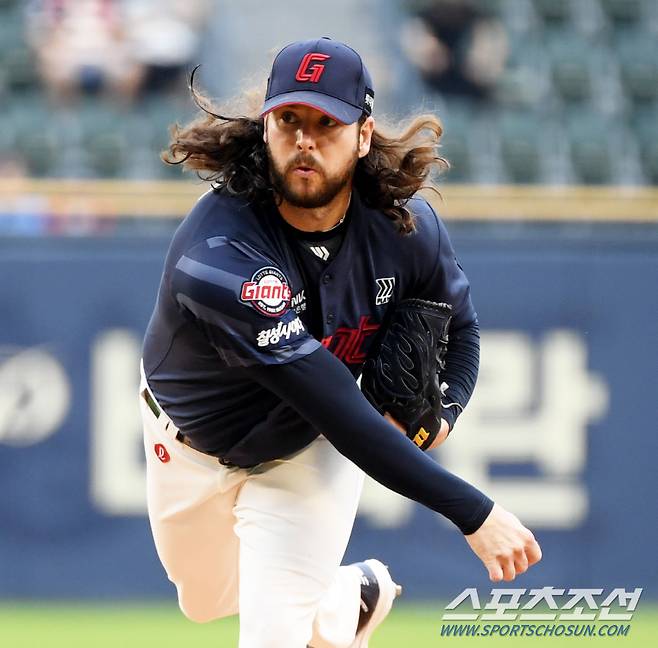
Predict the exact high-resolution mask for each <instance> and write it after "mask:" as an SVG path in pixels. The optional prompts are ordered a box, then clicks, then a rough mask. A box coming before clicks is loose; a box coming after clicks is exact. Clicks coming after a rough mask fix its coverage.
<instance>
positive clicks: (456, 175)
mask: <svg viewBox="0 0 658 648" xmlns="http://www.w3.org/2000/svg"><path fill="white" fill-rule="evenodd" d="M467 112H468V111H466V112H464V111H463V110H461V109H460V108H459V107H452V108H449V109H448V110H447V111H446V112H445V114H443V115H440V116H441V119H442V122H443V135H442V136H441V141H440V144H441V148H440V150H439V153H440V155H441V156H442V157H444V158H446V159H447V160H448V162H449V163H450V169H449V170H448V171H447V172H446V174H445V176H444V177H445V179H446V181H447V182H466V181H468V180H470V179H471V174H472V171H473V169H472V160H471V150H470V145H469V131H470V129H471V128H472V123H469V119H468V117H469V116H470V114H467Z"/></svg>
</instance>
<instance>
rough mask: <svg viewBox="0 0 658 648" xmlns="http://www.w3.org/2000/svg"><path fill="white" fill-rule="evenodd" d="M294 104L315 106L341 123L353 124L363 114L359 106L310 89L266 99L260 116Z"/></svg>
mask: <svg viewBox="0 0 658 648" xmlns="http://www.w3.org/2000/svg"><path fill="white" fill-rule="evenodd" d="M294 104H301V105H302V106H309V107H311V108H315V109H316V110H319V111H320V112H323V113H324V114H325V115H328V116H329V117H331V118H332V119H335V120H336V121H339V122H341V123H342V124H353V123H354V122H355V121H357V120H358V119H359V117H361V115H362V114H363V110H362V109H361V108H357V107H356V106H353V105H352V104H349V103H346V102H345V101H341V100H340V99H336V98H335V97H329V96H328V95H325V94H320V93H319V92H313V91H312V90H297V91H295V92H285V93H283V94H280V95H276V96H275V97H271V98H270V99H268V100H267V101H266V102H265V103H264V104H263V110H262V111H261V114H260V116H261V117H264V116H265V115H267V113H269V112H272V111H273V110H275V109H276V108H281V106H292V105H294Z"/></svg>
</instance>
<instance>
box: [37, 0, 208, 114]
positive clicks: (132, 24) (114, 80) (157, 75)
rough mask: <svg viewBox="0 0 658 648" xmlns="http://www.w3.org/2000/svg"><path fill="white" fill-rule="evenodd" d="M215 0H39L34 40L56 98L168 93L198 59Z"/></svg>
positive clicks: (132, 97) (129, 97) (127, 96)
mask: <svg viewBox="0 0 658 648" xmlns="http://www.w3.org/2000/svg"><path fill="white" fill-rule="evenodd" d="M211 6H212V0H32V2H31V3H30V5H29V11H28V38H29V42H30V44H31V46H32V48H33V49H34V51H35V52H36V55H37V59H38V64H39V70H40V73H41V76H42V77H43V79H44V81H45V83H46V86H47V88H48V90H49V91H50V93H51V96H52V97H53V98H54V99H55V100H56V101H57V102H59V103H66V102H68V101H70V100H72V99H75V98H76V97H77V96H78V95H79V94H97V93H99V92H107V93H108V94H110V95H113V96H116V97H120V98H124V99H126V100H132V99H134V98H135V97H136V96H138V95H143V94H150V93H152V92H161V91H166V90H167V89H169V88H171V87H172V85H173V84H174V83H175V81H176V80H178V79H179V78H180V76H181V73H182V72H183V71H184V70H185V69H186V67H187V66H188V65H189V64H190V63H191V62H192V61H193V59H194V57H195V56H196V54H197V50H198V47H199V41H200V30H201V28H202V27H203V23H204V19H205V18H206V17H207V15H208V13H209V10H210V8H211Z"/></svg>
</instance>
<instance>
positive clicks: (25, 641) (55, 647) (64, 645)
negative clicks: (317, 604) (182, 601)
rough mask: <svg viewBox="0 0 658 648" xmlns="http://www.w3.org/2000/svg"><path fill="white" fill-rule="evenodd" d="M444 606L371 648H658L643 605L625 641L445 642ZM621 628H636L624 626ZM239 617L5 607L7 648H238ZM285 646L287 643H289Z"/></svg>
mask: <svg viewBox="0 0 658 648" xmlns="http://www.w3.org/2000/svg"><path fill="white" fill-rule="evenodd" d="M442 613H443V608H442V606H441V604H438V603H437V604H436V605H427V604H424V605H422V606H421V605H418V606H414V605H410V604H406V605H403V604H400V605H398V606H396V609H394V610H393V612H392V613H391V614H390V616H389V617H388V619H387V620H386V621H385V622H384V624H383V625H382V626H380V628H379V630H378V631H377V632H376V633H375V636H374V637H373V639H372V641H371V642H370V648H407V647H408V648H419V647H428V648H431V647H433V646H437V647H438V646H445V645H446V643H447V644H448V645H450V644H454V645H455V646H459V647H460V648H468V647H471V646H479V647H481V648H482V647H484V646H487V648H489V647H493V648H497V647H499V646H500V647H502V646H510V647H516V646H528V645H533V644H534V645H537V646H541V647H542V648H543V647H544V646H546V647H549V648H558V647H561V646H574V645H576V644H578V643H580V642H585V643H586V644H587V645H590V646H599V645H611V644H613V643H614V642H615V641H621V642H623V643H622V645H623V646H626V647H632V648H650V647H652V646H656V645H658V606H656V605H655V604H653V605H649V604H647V603H645V604H644V606H643V605H642V603H641V604H640V606H639V610H638V612H636V613H635V616H634V617H633V620H632V621H631V622H630V626H631V627H630V632H629V634H628V635H627V636H626V637H617V638H611V637H587V638H583V637H561V638H556V637H529V638H528V637H526V638H512V637H486V638H485V637H445V636H444V637H442V636H441V614H442ZM617 623H619V624H624V623H629V622H617ZM237 636H238V625H237V620H236V619H235V618H232V619H223V620H220V621H215V622H213V623H209V624H206V625H196V624H193V623H191V622H189V621H187V620H186V619H185V618H184V617H183V616H182V615H181V614H180V613H179V612H178V610H177V608H175V607H174V606H172V605H170V604H158V605H149V604H144V603H141V602H136V603H124V604H122V605H120V606H119V605H110V604H107V605H99V604H89V605H85V604H73V603H72V604H63V603H62V604H53V603H43V604H39V603H30V604H10V603H4V604H3V603H0V646H1V647H2V648H147V647H149V646H157V648H181V646H194V647H195V648H205V647H206V646H208V647H213V648H215V647H216V648H219V647H221V648H224V647H227V648H228V647H234V646H237ZM284 645H285V644H284Z"/></svg>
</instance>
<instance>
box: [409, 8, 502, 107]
mask: <svg viewBox="0 0 658 648" xmlns="http://www.w3.org/2000/svg"><path fill="white" fill-rule="evenodd" d="M402 1H403V5H404V7H405V8H406V9H407V11H408V12H409V13H410V15H411V17H410V19H409V20H408V21H407V22H406V24H405V25H404V26H403V28H402V33H401V38H402V48H403V50H404V52H405V54H406V56H407V57H408V59H409V60H410V61H411V63H413V64H414V65H415V66H416V68H417V69H418V71H419V73H420V75H421V76H422V78H423V80H424V81H425V82H426V83H427V84H428V85H429V86H430V87H431V88H432V89H434V90H435V91H437V92H439V93H441V94H445V95H459V96H466V97H471V98H473V99H476V100H477V99H487V98H488V97H489V95H490V93H491V90H492V89H493V87H494V85H495V83H496V81H497V80H498V79H499V77H500V76H501V74H502V72H503V70H504V68H505V61H506V59H507V54H508V41H507V36H506V32H505V28H504V26H503V24H502V22H501V21H500V20H499V19H498V18H497V17H496V16H492V15H490V14H489V13H487V12H485V11H483V9H482V8H481V6H480V4H479V3H477V2H476V1H475V0H402Z"/></svg>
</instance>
